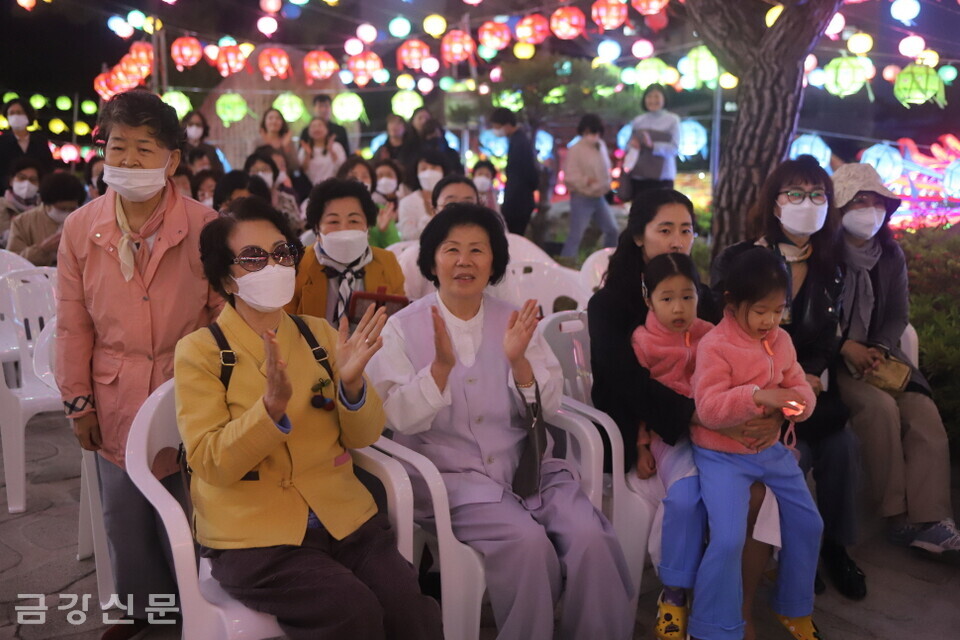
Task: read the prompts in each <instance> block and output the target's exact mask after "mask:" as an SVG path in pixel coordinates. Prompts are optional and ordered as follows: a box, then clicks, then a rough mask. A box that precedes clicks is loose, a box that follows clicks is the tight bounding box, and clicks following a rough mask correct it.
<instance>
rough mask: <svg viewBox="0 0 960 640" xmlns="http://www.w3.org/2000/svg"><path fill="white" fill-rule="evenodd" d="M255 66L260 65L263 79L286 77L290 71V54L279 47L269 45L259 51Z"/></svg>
mask: <svg viewBox="0 0 960 640" xmlns="http://www.w3.org/2000/svg"><path fill="white" fill-rule="evenodd" d="M257 66H259V67H260V73H262V74H263V79H264V80H269V79H270V78H286V77H287V76H288V75H289V73H290V56H288V55H287V52H286V51H284V50H283V49H281V48H279V47H270V48H268V49H264V50H263V51H261V52H260V55H259V56H258V57H257Z"/></svg>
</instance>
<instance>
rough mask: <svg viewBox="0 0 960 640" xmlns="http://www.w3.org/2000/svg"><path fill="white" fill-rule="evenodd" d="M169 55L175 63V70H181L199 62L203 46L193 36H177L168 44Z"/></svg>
mask: <svg viewBox="0 0 960 640" xmlns="http://www.w3.org/2000/svg"><path fill="white" fill-rule="evenodd" d="M170 57H171V58H173V61H174V62H175V63H176V65H177V71H183V70H184V69H185V68H186V67H192V66H193V65H195V64H197V63H198V62H200V59H201V58H202V57H203V47H201V46H200V41H199V40H197V39H196V38H194V37H193V36H184V37H182V38H177V39H176V40H174V41H173V44H172V45H170Z"/></svg>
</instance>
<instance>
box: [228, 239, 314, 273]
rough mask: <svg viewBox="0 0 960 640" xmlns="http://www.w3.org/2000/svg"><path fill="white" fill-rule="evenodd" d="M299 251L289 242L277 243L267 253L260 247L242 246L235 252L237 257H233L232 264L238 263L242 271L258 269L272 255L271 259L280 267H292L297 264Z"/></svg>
mask: <svg viewBox="0 0 960 640" xmlns="http://www.w3.org/2000/svg"><path fill="white" fill-rule="evenodd" d="M299 253H300V252H299V251H298V250H297V247H296V245H294V244H291V243H289V242H284V243H282V244H278V245H277V246H276V247H274V248H273V251H271V252H269V253H268V252H267V251H266V250H265V249H263V248H262V247H257V246H253V245H251V246H249V247H244V248H243V249H242V250H241V251H240V253H239V254H237V257H236V258H234V259H233V264H238V265H240V268H242V269H243V270H244V271H260V270H261V269H263V268H264V267H265V266H267V263H268V262H269V261H270V258H271V257H272V258H273V261H274V262H276V263H277V264H278V265H280V266H281V267H292V266H294V265H296V264H297V256H298V255H299Z"/></svg>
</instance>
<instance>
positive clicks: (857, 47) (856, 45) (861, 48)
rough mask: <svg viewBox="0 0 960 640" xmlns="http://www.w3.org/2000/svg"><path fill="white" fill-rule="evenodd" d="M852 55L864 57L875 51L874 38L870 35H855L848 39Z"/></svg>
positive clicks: (848, 47)
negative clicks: (872, 50)
mask: <svg viewBox="0 0 960 640" xmlns="http://www.w3.org/2000/svg"><path fill="white" fill-rule="evenodd" d="M847 49H849V51H850V53H855V54H857V55H863V54H865V53H869V52H870V50H871V49H873V37H872V36H871V35H870V34H869V33H862V32H861V33H855V34H853V35H852V36H850V37H849V38H848V39H847Z"/></svg>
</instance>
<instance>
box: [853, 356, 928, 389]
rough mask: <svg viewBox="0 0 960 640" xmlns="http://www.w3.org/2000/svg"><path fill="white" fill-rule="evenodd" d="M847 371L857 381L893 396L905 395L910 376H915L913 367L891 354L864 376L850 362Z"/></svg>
mask: <svg viewBox="0 0 960 640" xmlns="http://www.w3.org/2000/svg"><path fill="white" fill-rule="evenodd" d="M847 369H848V370H849V371H850V375H852V376H853V377H854V378H855V379H857V380H863V381H864V382H866V383H868V384H872V385H873V386H875V387H876V388H877V389H880V390H881V391H886V392H887V393H889V394H890V395H893V396H896V395H898V394H900V393H903V390H904V389H906V388H907V384H909V383H910V376H911V375H913V367H911V366H910V365H909V364H907V363H906V362H904V361H903V360H901V359H900V358H897V357H896V356H892V355H890V354H889V353H888V354H886V355H885V356H884V358H883V360H881V361H880V365H879V366H878V367H877V368H876V369H873V370H872V371H868V372H867V373H864V374H862V375H861V374H860V372H858V371H857V370H856V369H855V368H853V367H852V366H851V365H850V363H849V362H848V363H847Z"/></svg>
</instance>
